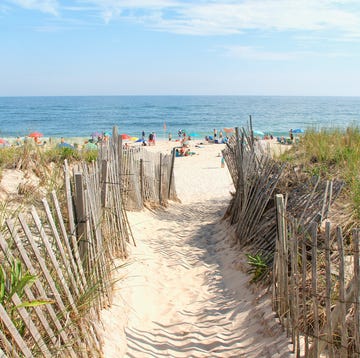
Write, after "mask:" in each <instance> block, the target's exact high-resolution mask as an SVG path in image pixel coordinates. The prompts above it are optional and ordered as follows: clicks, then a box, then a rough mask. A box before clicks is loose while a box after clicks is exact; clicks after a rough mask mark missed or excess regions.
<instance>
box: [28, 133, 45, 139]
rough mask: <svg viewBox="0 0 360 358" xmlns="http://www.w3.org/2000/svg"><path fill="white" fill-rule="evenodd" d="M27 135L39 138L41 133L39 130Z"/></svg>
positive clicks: (41, 135)
mask: <svg viewBox="0 0 360 358" xmlns="http://www.w3.org/2000/svg"><path fill="white" fill-rule="evenodd" d="M29 137H30V138H40V137H43V134H42V133H40V132H32V133H30V134H29Z"/></svg>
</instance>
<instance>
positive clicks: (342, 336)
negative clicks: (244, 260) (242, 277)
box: [273, 194, 360, 357]
mask: <svg viewBox="0 0 360 358" xmlns="http://www.w3.org/2000/svg"><path fill="white" fill-rule="evenodd" d="M276 203H277V209H278V210H277V223H278V235H277V242H276V254H275V260H274V268H273V307H274V310H275V312H276V313H277V315H278V317H279V319H280V321H281V323H282V324H283V325H284V327H286V330H287V332H288V335H289V336H290V337H291V338H292V343H293V347H294V352H295V353H296V357H301V356H305V357H320V356H327V357H359V356H360V301H359V300H360V267H359V248H360V246H359V236H360V235H359V234H360V230H359V229H355V230H353V233H352V235H351V237H350V239H349V242H346V241H345V240H344V237H343V233H342V230H341V228H340V227H336V229H335V230H332V228H331V224H330V222H329V221H326V223H325V229H324V230H320V228H319V223H317V222H314V221H313V222H312V223H311V225H309V226H308V227H306V228H305V227H304V226H302V225H299V221H298V220H296V219H295V218H293V217H291V216H289V215H288V214H287V213H286V206H285V203H284V198H283V196H282V195H281V194H278V195H277V196H276Z"/></svg>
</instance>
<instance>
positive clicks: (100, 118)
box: [0, 95, 360, 138]
mask: <svg viewBox="0 0 360 358" xmlns="http://www.w3.org/2000/svg"><path fill="white" fill-rule="evenodd" d="M250 115H251V117H252V123H253V128H254V129H255V130H258V131H262V132H265V133H271V134H273V135H275V136H276V135H286V134H287V133H288V132H289V129H291V128H292V129H294V128H301V129H304V130H306V129H308V128H313V129H321V128H340V129H344V128H346V127H348V126H351V125H356V126H357V125H359V123H360V97H347V96H344V97H341V96H331V97H330V96H251V95H249V96H234V95H222V96H219V95H197V96H194V95H166V96H161V95H141V96H140V95H138V96H130V95H121V96H19V97H0V137H17V136H20V137H22V136H26V135H28V134H29V133H30V132H33V131H39V132H41V133H43V135H44V136H45V137H89V136H90V135H91V133H93V132H105V131H111V130H112V128H113V126H115V125H116V126H117V127H118V129H119V133H127V134H129V135H131V136H136V137H139V136H141V132H142V131H145V133H146V134H149V132H156V133H157V134H158V137H159V138H161V137H162V136H163V137H166V136H167V135H168V133H169V132H170V133H172V136H173V138H174V137H175V136H176V134H177V131H178V130H179V129H182V130H185V131H186V132H187V133H196V134H198V135H199V136H200V137H202V136H205V135H209V134H211V133H212V132H213V129H214V128H216V129H217V130H218V131H220V130H222V128H225V127H247V125H248V123H249V116H250ZM164 129H165V130H164Z"/></svg>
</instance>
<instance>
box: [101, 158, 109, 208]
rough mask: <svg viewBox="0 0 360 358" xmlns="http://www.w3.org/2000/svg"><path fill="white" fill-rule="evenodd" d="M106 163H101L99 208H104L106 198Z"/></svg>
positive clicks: (104, 161)
mask: <svg viewBox="0 0 360 358" xmlns="http://www.w3.org/2000/svg"><path fill="white" fill-rule="evenodd" d="M108 181H109V180H108V161H107V160H103V161H102V162H101V183H102V186H101V206H102V207H103V208H105V207H106V197H107V189H108V186H107V183H108Z"/></svg>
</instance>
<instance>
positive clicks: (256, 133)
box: [253, 130, 265, 136]
mask: <svg viewBox="0 0 360 358" xmlns="http://www.w3.org/2000/svg"><path fill="white" fill-rule="evenodd" d="M253 133H254V135H256V136H264V135H265V133H264V132H262V131H257V130H255V131H253Z"/></svg>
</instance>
